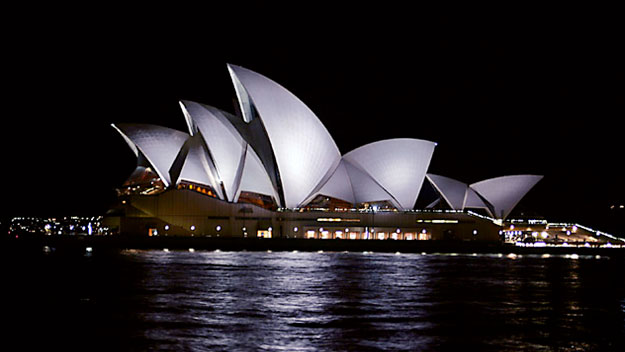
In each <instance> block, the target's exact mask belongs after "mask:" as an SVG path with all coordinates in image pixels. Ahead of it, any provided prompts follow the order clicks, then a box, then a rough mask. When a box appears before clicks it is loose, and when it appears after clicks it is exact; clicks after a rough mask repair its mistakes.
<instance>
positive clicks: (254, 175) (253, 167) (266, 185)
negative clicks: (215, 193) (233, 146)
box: [234, 146, 278, 202]
mask: <svg viewBox="0 0 625 352" xmlns="http://www.w3.org/2000/svg"><path fill="white" fill-rule="evenodd" d="M242 191H246V192H254V193H260V194H264V195H268V196H272V197H274V199H275V200H277V199H278V198H277V192H276V190H275V189H274V187H273V184H272V183H271V179H269V176H268V175H267V171H266V170H265V168H264V167H263V164H262V163H261V161H260V158H259V157H258V155H256V152H255V151H254V149H252V148H251V147H249V146H248V147H247V151H246V153H245V163H244V164H243V172H242V175H241V184H240V186H239V189H238V191H237V194H236V196H235V198H234V201H235V202H236V201H238V200H239V195H240V194H241V192H242Z"/></svg>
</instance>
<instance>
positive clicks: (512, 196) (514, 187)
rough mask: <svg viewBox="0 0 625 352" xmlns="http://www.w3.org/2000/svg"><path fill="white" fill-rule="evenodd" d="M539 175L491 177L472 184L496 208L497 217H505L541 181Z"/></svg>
mask: <svg viewBox="0 0 625 352" xmlns="http://www.w3.org/2000/svg"><path fill="white" fill-rule="evenodd" d="M542 178H543V176H539V175H512V176H502V177H496V178H491V179H488V180H484V181H480V182H477V183H474V184H472V185H470V186H469V187H471V188H472V189H474V190H475V191H476V192H477V193H479V194H480V195H481V196H482V197H484V198H485V199H486V200H487V201H488V202H489V203H490V204H492V205H493V207H494V208H495V209H494V210H495V214H494V215H495V217H500V218H501V219H505V218H506V217H507V216H508V215H509V214H510V212H511V211H512V209H514V207H515V206H516V205H517V204H518V203H519V201H520V200H521V198H523V197H524V196H525V195H526V194H527V192H529V190H530V189H532V187H534V185H535V184H536V183H537V182H538V181H540V180H541V179H542Z"/></svg>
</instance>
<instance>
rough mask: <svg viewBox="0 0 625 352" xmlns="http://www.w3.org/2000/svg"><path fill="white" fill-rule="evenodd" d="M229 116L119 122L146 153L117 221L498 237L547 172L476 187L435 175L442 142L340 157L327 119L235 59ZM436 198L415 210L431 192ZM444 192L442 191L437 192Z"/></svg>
mask: <svg viewBox="0 0 625 352" xmlns="http://www.w3.org/2000/svg"><path fill="white" fill-rule="evenodd" d="M228 70H229V73H230V76H231V79H232V82H233V85H234V90H235V92H236V97H237V100H238V106H236V107H235V110H236V113H235V114H231V113H228V112H225V111H222V110H219V109H217V108H214V107H211V106H208V105H204V104H199V103H196V102H191V101H181V102H180V107H181V109H182V114H183V115H184V118H185V120H186V124H187V126H188V131H187V132H182V131H178V130H174V129H171V128H167V127H161V126H155V125H147V124H132V123H120V124H114V125H113V127H114V128H115V129H116V130H117V131H118V132H119V134H120V135H121V136H122V137H123V139H124V140H125V142H126V143H127V144H128V146H129V147H130V149H131V150H132V152H133V153H134V154H135V155H136V157H137V167H136V169H135V170H134V172H132V174H131V175H130V177H129V178H128V180H127V181H126V182H125V183H124V184H123V186H122V187H121V188H120V189H118V193H119V204H118V205H117V206H116V207H115V208H114V209H113V210H112V212H111V214H110V215H109V220H110V221H113V222H115V227H116V228H117V231H119V232H120V233H124V234H136V235H144V236H154V235H161V236H162V235H172V236H174V235H176V236H181V235H188V236H210V237H214V236H234V237H264V238H268V237H274V238H276V237H281V238H318V239H347V240H349V239H354V240H355V239H358V240H379V239H395V240H429V239H457V240H478V241H486V240H497V239H498V238H499V236H500V234H501V229H502V227H501V224H502V221H503V220H504V219H506V218H507V217H508V216H509V215H510V213H511V211H512V210H513V208H515V206H516V205H517V203H518V202H519V201H520V200H521V198H522V197H523V196H524V195H525V194H526V193H527V192H528V191H529V190H530V189H531V188H532V187H533V186H534V185H535V184H536V183H537V182H538V181H539V180H540V179H541V176H535V175H513V176H503V177H497V178H493V179H488V180H484V181H481V182H477V183H473V184H466V183H463V182H461V181H458V180H455V179H452V178H449V177H444V176H440V175H434V174H429V173H428V172H427V171H428V166H429V164H430V160H431V159H432V155H433V153H434V149H435V148H436V143H434V142H431V141H427V140H421V139H409V138H398V139H388V140H381V141H377V142H374V143H370V144H366V145H363V146H361V147H359V148H356V149H354V150H352V151H350V152H348V153H346V154H341V152H340V151H339V149H338V147H337V145H336V143H335V141H334V140H333V139H332V136H331V135H330V133H329V131H328V130H327V129H326V128H325V127H324V125H323V124H322V123H321V121H320V120H319V118H317V116H315V114H314V113H313V112H312V111H311V110H310V109H309V108H308V107H307V106H306V105H305V104H304V103H303V102H302V101H300V100H299V99H298V98H297V97H296V96H294V95H293V94H292V93H290V92H289V91H288V90H287V89H285V88H284V87H282V86H281V85H279V84H278V83H276V82H274V81H272V80H271V79H269V78H267V77H264V76H263V75H261V74H258V73H256V72H253V71H250V70H248V69H245V68H243V67H239V66H235V65H228ZM425 187H427V188H428V189H430V190H434V191H435V198H434V199H433V201H432V202H428V204H426V205H424V206H419V207H417V200H418V199H419V196H420V193H421V192H422V190H423V189H424V188H425ZM432 193H433V194H434V192H432Z"/></svg>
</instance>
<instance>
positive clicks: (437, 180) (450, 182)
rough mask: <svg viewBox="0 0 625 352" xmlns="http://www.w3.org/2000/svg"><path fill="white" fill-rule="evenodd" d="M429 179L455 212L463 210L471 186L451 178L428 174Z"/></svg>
mask: <svg viewBox="0 0 625 352" xmlns="http://www.w3.org/2000/svg"><path fill="white" fill-rule="evenodd" d="M426 177H427V179H428V180H429V181H430V183H431V184H432V186H434V188H436V190H437V191H438V193H440V195H441V196H442V197H443V199H445V201H446V202H447V204H449V206H450V207H451V208H452V209H453V210H463V209H464V201H465V198H466V194H467V189H468V188H469V185H468V184H466V183H463V182H460V181H458V180H454V179H452V178H449V177H445V176H440V175H434V174H427V175H426Z"/></svg>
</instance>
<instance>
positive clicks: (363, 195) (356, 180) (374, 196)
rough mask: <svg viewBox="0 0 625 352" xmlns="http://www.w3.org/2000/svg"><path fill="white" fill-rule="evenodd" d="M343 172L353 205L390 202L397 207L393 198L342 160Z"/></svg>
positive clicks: (366, 176)
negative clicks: (351, 192)
mask: <svg viewBox="0 0 625 352" xmlns="http://www.w3.org/2000/svg"><path fill="white" fill-rule="evenodd" d="M343 165H345V170H346V171H347V174H348V175H349V180H350V183H351V185H352V190H353V192H354V203H366V202H379V201H385V200H388V201H391V202H392V203H394V204H395V206H397V204H396V202H395V200H394V199H393V197H392V196H391V195H390V194H389V193H388V192H387V191H386V190H384V188H383V187H382V186H380V185H379V184H378V183H377V182H376V181H375V180H374V179H373V178H372V177H371V176H370V175H369V174H367V173H366V172H365V171H362V170H360V169H359V168H358V167H356V166H354V165H352V164H350V163H349V162H348V161H345V160H343Z"/></svg>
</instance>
